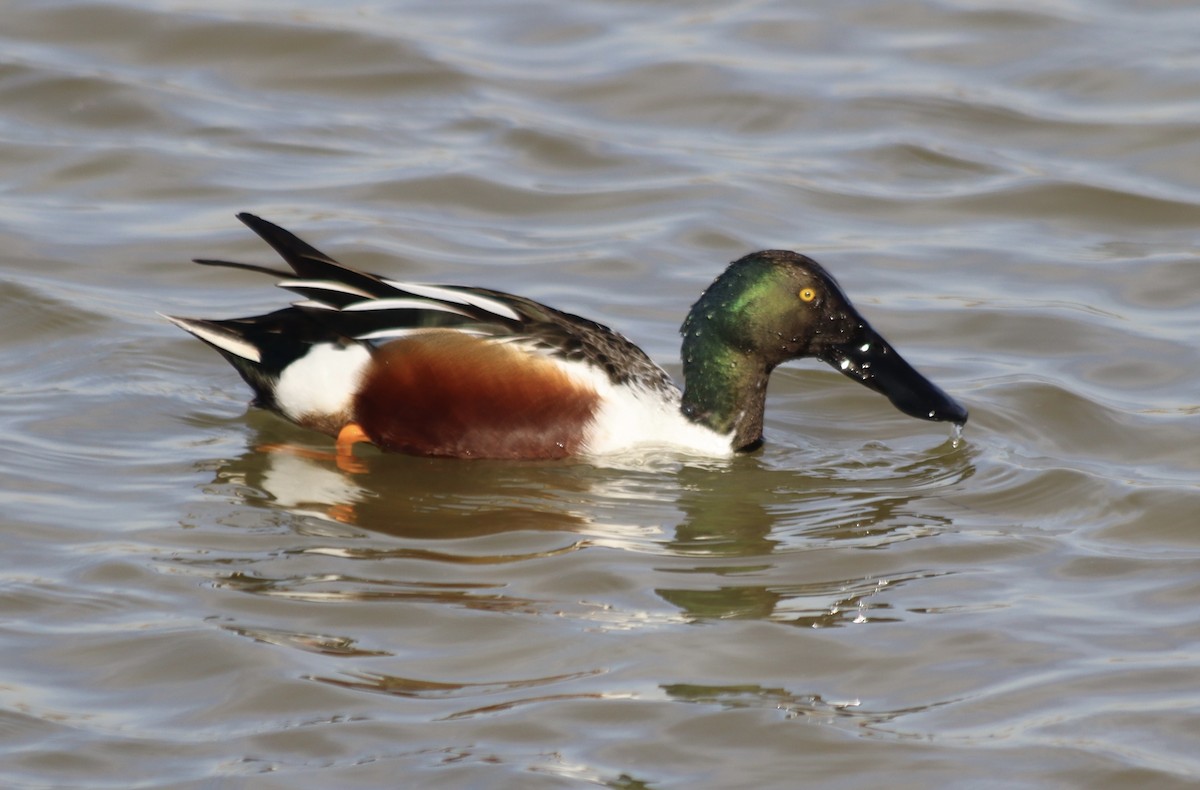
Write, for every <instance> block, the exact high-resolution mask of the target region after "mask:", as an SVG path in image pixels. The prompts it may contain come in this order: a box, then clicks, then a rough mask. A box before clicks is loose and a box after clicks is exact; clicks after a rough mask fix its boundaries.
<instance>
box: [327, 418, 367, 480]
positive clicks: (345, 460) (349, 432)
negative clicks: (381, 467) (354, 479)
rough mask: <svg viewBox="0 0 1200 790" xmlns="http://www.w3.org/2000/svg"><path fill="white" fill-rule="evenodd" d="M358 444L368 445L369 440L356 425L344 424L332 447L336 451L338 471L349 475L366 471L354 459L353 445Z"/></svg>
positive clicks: (363, 466) (365, 468)
mask: <svg viewBox="0 0 1200 790" xmlns="http://www.w3.org/2000/svg"><path fill="white" fill-rule="evenodd" d="M359 442H367V443H368V444H370V443H371V439H370V437H368V436H367V434H366V433H365V432H364V431H363V429H362V427H361V426H360V425H359V424H358V423H356V422H348V423H346V424H345V426H343V427H342V430H341V431H339V432H338V435H337V441H336V442H335V443H334V447H335V448H336V449H337V465H338V469H341V470H342V471H343V472H351V473H357V472H365V471H367V467H366V465H365V464H363V462H362V461H359V460H358V459H357V458H355V457H354V445H356V444H358V443H359Z"/></svg>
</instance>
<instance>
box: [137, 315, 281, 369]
mask: <svg viewBox="0 0 1200 790" xmlns="http://www.w3.org/2000/svg"><path fill="white" fill-rule="evenodd" d="M159 315H161V316H162V317H163V318H165V319H167V320H168V321H170V322H171V323H172V324H174V325H175V326H177V327H179V328H180V329H182V330H184V331H186V332H191V333H192V334H193V335H195V336H196V337H198V338H200V339H201V340H203V341H205V342H207V343H211V344H212V345H214V346H216V347H217V348H220V349H223V350H225V351H228V352H229V353H230V354H233V355H234V356H238V357H241V358H242V359H248V360H250V361H251V362H262V353H261V352H260V351H259V350H258V348H257V347H255V346H254V345H253V344H251V343H247V342H246V341H245V340H243V339H242V338H240V337H238V336H237V335H235V334H234V333H232V332H227V331H225V330H222V329H219V328H217V327H211V326H205V325H204V324H201V323H199V322H197V321H189V320H188V319H186V318H176V317H175V316H170V315H165V314H164V313H159Z"/></svg>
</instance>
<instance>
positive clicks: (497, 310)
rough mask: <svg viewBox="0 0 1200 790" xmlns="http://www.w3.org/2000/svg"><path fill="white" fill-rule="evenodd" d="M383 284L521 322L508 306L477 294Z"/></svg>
mask: <svg viewBox="0 0 1200 790" xmlns="http://www.w3.org/2000/svg"><path fill="white" fill-rule="evenodd" d="M384 283H386V284H387V285H390V286H392V287H393V288H399V289H400V290H401V291H407V292H408V293H410V294H413V295H415V296H424V297H426V298H428V299H438V300H440V301H443V302H453V303H455V304H467V305H471V306H472V307H478V308H479V309H480V310H487V311H488V312H489V313H492V314H494V315H498V316H500V317H501V318H507V319H509V320H510V321H520V320H521V316H519V315H517V313H516V311H514V310H513V309H512V308H511V307H509V306H508V305H506V304H504V303H503V302H500V301H497V300H495V299H491V298H489V297H486V296H480V295H479V294H473V293H468V292H463V291H453V290H451V289H449V288H445V287H443V286H438V285H421V284H418V283H402V282H397V281H395V280H384Z"/></svg>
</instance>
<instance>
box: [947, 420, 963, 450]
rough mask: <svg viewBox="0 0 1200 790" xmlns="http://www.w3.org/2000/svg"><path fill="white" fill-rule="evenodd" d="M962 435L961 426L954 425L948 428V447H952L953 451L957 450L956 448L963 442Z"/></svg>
mask: <svg viewBox="0 0 1200 790" xmlns="http://www.w3.org/2000/svg"><path fill="white" fill-rule="evenodd" d="M962 435H963V427H962V426H961V425H957V424H955V425H952V426H950V446H951V447H953V448H954V449H955V450H957V449H958V446H959V445H960V444H962V441H963V438H962Z"/></svg>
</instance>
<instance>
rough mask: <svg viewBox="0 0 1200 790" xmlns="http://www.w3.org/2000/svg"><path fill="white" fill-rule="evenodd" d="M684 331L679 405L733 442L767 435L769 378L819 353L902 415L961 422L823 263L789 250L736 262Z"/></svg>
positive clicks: (958, 410) (963, 414) (752, 442)
mask: <svg viewBox="0 0 1200 790" xmlns="http://www.w3.org/2000/svg"><path fill="white" fill-rule="evenodd" d="M680 331H681V332H682V334H683V374H684V379H685V382H686V389H685V391H684V396H683V411H684V414H686V415H687V416H688V417H689V418H691V419H692V420H694V421H696V422H698V423H701V424H703V425H707V426H708V427H710V428H712V429H713V430H715V431H718V432H720V433H732V442H733V446H734V447H735V448H736V449H751V448H753V447H755V446H757V445H758V444H759V443H760V442H761V441H762V420H763V409H764V406H765V402H766V390H767V379H768V377H769V376H770V374H771V371H772V370H774V368H775V366H776V365H778V364H780V363H781V362H786V361H788V360H790V359H800V358H802V357H816V358H817V359H820V360H822V361H824V362H826V363H828V364H830V365H832V366H833V367H834V368H836V369H838V370H840V371H841V372H842V373H844V374H846V375H847V376H849V377H850V378H852V379H854V380H855V381H858V382H859V383H860V384H863V385H865V386H867V387H870V388H871V389H873V390H875V391H877V392H881V393H883V394H884V395H886V396H887V397H888V399H889V400H891V401H892V403H893V404H894V405H895V406H896V407H897V408H898V409H900V410H901V411H902V412H904V413H905V414H909V415H911V416H914V417H920V418H922V419H926V420H948V421H950V422H954V423H956V424H959V425H961V424H963V423H965V422H966V420H967V411H966V409H964V408H963V407H962V406H960V405H959V404H958V403H957V402H955V401H954V399H953V398H951V397H950V396H948V395H947V394H946V393H944V392H942V390H941V389H939V388H938V387H937V385H935V384H934V383H933V382H931V381H929V380H928V379H926V378H925V377H924V376H922V375H921V374H920V373H918V372H917V371H916V370H914V369H913V368H912V367H911V366H910V365H909V364H908V363H907V362H905V361H904V359H903V358H901V356H900V355H899V354H898V353H896V351H895V349H893V348H892V347H891V345H889V344H888V343H887V341H885V340H884V339H883V338H882V337H881V336H880V335H879V334H878V333H877V332H875V330H873V329H872V328H871V326H870V325H869V324H868V323H867V321H866V319H864V318H863V317H862V316H861V315H859V313H858V311H857V310H855V309H854V306H853V305H851V304H850V300H849V299H847V298H846V296H845V294H843V293H842V289H841V288H840V287H838V284H837V282H836V281H835V280H834V279H833V277H831V276H830V275H829V273H828V272H826V271H825V270H824V269H823V268H821V266H820V264H818V263H817V262H816V261H814V260H812V259H811V258H808V257H806V256H804V255H799V254H797V253H794V252H788V251H786V250H766V251H763V252H756V253H753V254H751V255H747V256H746V257H744V258H741V259H740V260H737V261H734V262H733V263H731V264H730V265H729V268H728V269H726V270H725V272H724V273H723V274H722V275H721V276H720V277H718V278H717V279H716V281H714V282H713V284H712V285H710V286H709V287H708V289H707V290H706V291H705V292H704V293H703V294H702V295H701V297H700V299H699V301H697V302H696V304H695V305H693V307H692V309H691V311H690V312H689V313H688V317H687V319H685V320H684V322H683V326H682V327H681V329H680Z"/></svg>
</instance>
